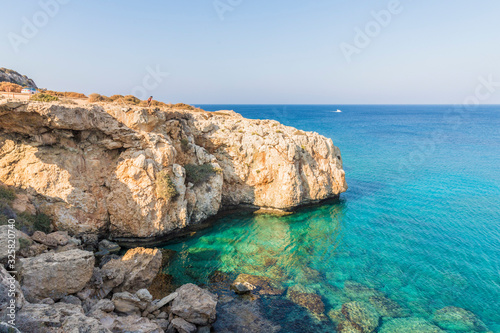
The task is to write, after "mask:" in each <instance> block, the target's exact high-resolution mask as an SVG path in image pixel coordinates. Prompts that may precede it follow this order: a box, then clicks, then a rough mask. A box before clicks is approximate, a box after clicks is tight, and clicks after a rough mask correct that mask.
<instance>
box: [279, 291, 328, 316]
mask: <svg viewBox="0 0 500 333" xmlns="http://www.w3.org/2000/svg"><path fill="white" fill-rule="evenodd" d="M287 296H288V298H289V299H290V300H291V301H292V302H294V303H295V304H297V305H300V306H302V307H304V308H306V309H307V310H309V311H310V312H311V313H313V314H315V315H321V314H323V313H324V312H325V304H324V303H323V301H322V300H321V296H319V295H316V294H313V293H303V292H299V291H295V290H291V289H289V290H288V293H287Z"/></svg>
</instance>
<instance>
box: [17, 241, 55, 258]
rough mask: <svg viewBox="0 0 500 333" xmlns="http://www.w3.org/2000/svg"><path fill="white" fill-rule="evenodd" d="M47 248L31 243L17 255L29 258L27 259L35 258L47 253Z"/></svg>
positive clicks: (43, 245)
mask: <svg viewBox="0 0 500 333" xmlns="http://www.w3.org/2000/svg"><path fill="white" fill-rule="evenodd" d="M48 249H49V248H48V246H47V245H45V244H40V243H33V244H31V245H30V246H28V247H26V248H24V249H21V250H20V251H19V255H20V256H21V257H24V258H29V257H36V256H38V255H40V254H42V253H44V252H45V251H47V250H48Z"/></svg>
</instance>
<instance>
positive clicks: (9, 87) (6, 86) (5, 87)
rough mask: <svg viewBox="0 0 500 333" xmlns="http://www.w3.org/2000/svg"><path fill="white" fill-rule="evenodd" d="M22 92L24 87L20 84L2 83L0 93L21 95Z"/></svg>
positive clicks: (0, 83)
mask: <svg viewBox="0 0 500 333" xmlns="http://www.w3.org/2000/svg"><path fill="white" fill-rule="evenodd" d="M21 90H23V87H21V86H20V85H18V84H15V83H11V82H0V91H7V92H15V93H20V92H21Z"/></svg>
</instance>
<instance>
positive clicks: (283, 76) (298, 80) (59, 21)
mask: <svg viewBox="0 0 500 333" xmlns="http://www.w3.org/2000/svg"><path fill="white" fill-rule="evenodd" d="M44 1H45V2H50V1H56V0H43V1H42V2H44ZM61 1H62V0H61ZM65 2H68V3H67V4H64V5H61V6H60V8H59V10H58V11H57V13H56V14H55V15H54V17H50V19H49V20H48V22H47V23H46V24H44V22H43V12H42V14H40V12H41V11H43V9H42V6H41V4H40V2H39V1H28V0H23V1H2V2H1V5H2V10H1V12H0V32H1V42H0V67H7V68H11V69H14V70H17V71H19V72H21V73H23V74H26V75H28V76H30V77H32V78H33V79H34V80H35V81H36V82H37V84H38V85H39V86H40V87H46V88H50V89H55V90H62V91H78V92H84V93H87V94H88V93H92V92H98V93H101V94H106V95H112V94H124V95H125V94H129V93H130V92H131V91H132V90H133V89H134V87H137V86H142V85H143V83H142V82H143V79H144V77H145V76H146V75H147V73H148V72H147V68H148V67H149V68H152V69H155V68H159V69H160V70H161V71H162V72H168V73H169V76H168V77H164V78H163V79H162V81H161V83H160V84H159V85H158V86H155V85H154V84H152V83H154V82H151V81H148V82H149V83H150V84H149V85H148V87H149V89H148V91H147V93H148V94H151V95H153V96H154V97H155V99H159V100H163V101H166V102H172V103H177V102H185V103H193V104H201V103H257V104H259V103H261V104H267V103H286V104H295V103H304V104H309V103H311V104H312V103H314V104H316V103H317V104H347V103H355V104H358V103H359V104H369V103H424V104H425V103H452V104H459V103H462V101H463V100H464V99H465V98H466V97H467V96H470V95H474V91H475V89H476V87H477V85H478V84H479V81H478V78H479V77H480V76H483V77H485V78H487V77H488V76H489V75H493V79H494V81H497V82H500V37H499V32H500V19H499V16H498V15H499V13H500V2H499V1H498V0H478V1H464V0H454V1H451V0H443V1H435V0H432V1H431V0H420V1H416V0H413V1H412V0H401V8H400V9H402V11H401V12H400V13H399V14H393V15H392V17H391V22H390V23H389V24H388V25H387V26H386V27H382V29H381V31H380V33H379V34H377V35H375V36H374V37H372V38H371V42H370V45H369V46H367V47H364V48H362V49H359V50H360V52H359V54H354V55H353V56H352V58H351V60H352V61H351V62H350V63H349V62H347V61H346V58H345V57H344V55H343V52H342V51H341V48H340V45H341V44H342V43H349V44H351V45H354V39H355V35H356V33H355V28H356V27H358V28H360V29H365V27H366V25H367V24H368V23H370V21H373V20H374V19H373V17H372V15H371V12H372V11H380V10H384V9H387V8H388V4H389V2H390V1H378V0H375V1H352V0H329V1H326V0H314V1H304V0H301V1H297V0H286V1H285V0H275V1H264V0H215V1H214V0H189V1H186V0H175V1H174V0H157V1H128V0H119V1H118V0H99V1H97V0H85V1H77V0H70V1H68V0H65ZM214 3H226V4H228V6H231V7H232V10H231V11H226V12H224V13H223V18H224V20H221V19H220V16H219V15H218V12H217V10H216V9H215V7H214ZM231 4H232V5H231ZM34 15H35V16H36V17H38V19H39V20H41V21H39V22H38V23H39V24H40V25H41V27H40V28H39V31H38V32H37V33H36V34H34V36H30V35H29V34H28V37H29V38H26V40H24V42H23V43H21V44H18V50H19V51H18V52H15V51H14V47H13V46H12V45H13V44H12V43H11V41H10V39H9V38H12V36H13V35H12V34H16V35H17V36H23V33H22V29H23V26H24V25H25V23H24V22H23V17H25V18H26V19H27V20H28V21H30V22H32V21H33V16H34ZM37 15H38V16H37ZM40 22H41V23H40ZM374 31H375V30H374ZM9 36H10V37H9ZM23 38H24V37H23ZM499 85H500V84H499ZM153 86H154V87H153ZM481 102H482V103H489V104H496V103H500V87H496V88H495V91H494V92H493V93H491V94H490V96H488V97H487V98H482V99H481Z"/></svg>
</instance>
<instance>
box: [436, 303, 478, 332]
mask: <svg viewBox="0 0 500 333" xmlns="http://www.w3.org/2000/svg"><path fill="white" fill-rule="evenodd" d="M433 321H434V322H435V323H436V324H437V325H438V326H439V327H441V328H442V329H445V330H451V331H460V332H469V331H475V332H485V331H487V328H486V325H485V324H484V323H483V322H482V321H481V320H480V319H479V318H478V317H477V316H476V315H475V314H474V313H472V312H470V311H468V310H465V309H462V308H458V307H456V306H447V307H445V308H442V309H440V310H437V311H436V312H434V317H433Z"/></svg>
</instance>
